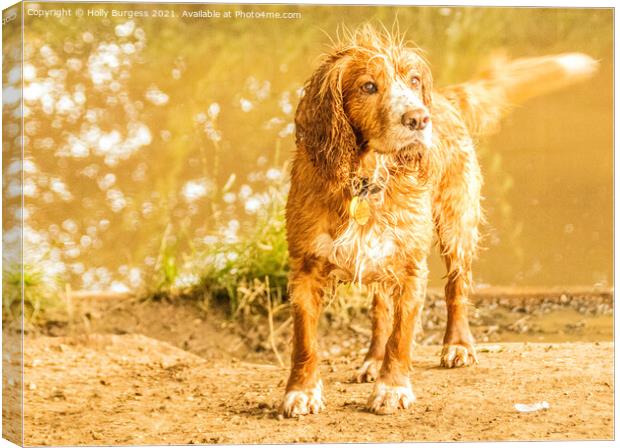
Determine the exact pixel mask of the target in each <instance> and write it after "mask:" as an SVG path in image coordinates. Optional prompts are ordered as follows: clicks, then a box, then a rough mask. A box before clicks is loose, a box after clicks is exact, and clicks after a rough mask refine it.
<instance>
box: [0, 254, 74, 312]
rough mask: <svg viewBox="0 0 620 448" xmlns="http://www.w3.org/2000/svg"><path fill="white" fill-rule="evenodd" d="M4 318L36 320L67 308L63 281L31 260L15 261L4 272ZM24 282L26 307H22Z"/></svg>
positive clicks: (24, 302) (24, 304)
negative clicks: (47, 272)
mask: <svg viewBox="0 0 620 448" xmlns="http://www.w3.org/2000/svg"><path fill="white" fill-rule="evenodd" d="M2 283H3V284H2V320H3V321H9V322H10V321H18V320H21V315H22V312H23V316H24V320H25V321H26V322H30V323H36V322H40V321H44V320H47V319H49V318H50V317H51V316H53V315H56V314H58V313H64V312H65V311H66V306H65V302H64V301H63V300H62V299H61V295H60V288H59V281H58V279H57V278H51V279H50V278H48V276H47V275H46V274H45V273H44V272H43V271H42V270H41V269H38V268H37V267H35V266H33V265H29V264H25V265H23V269H22V265H19V264H17V265H12V266H11V267H9V268H8V269H5V270H4V272H3V275H2ZM22 285H23V298H24V301H23V309H22Z"/></svg>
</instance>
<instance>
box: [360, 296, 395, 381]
mask: <svg viewBox="0 0 620 448" xmlns="http://www.w3.org/2000/svg"><path fill="white" fill-rule="evenodd" d="M371 294H372V311H371V321H372V336H371V339H370V347H369V349H368V353H367V354H366V357H365V358H364V363H363V364H362V366H361V367H360V368H359V369H358V370H357V372H356V373H355V376H354V378H353V380H354V381H356V382H358V383H370V382H373V381H374V380H376V379H377V377H378V376H379V369H380V368H381V363H382V362H383V356H384V355H385V344H386V343H387V340H388V338H389V336H390V333H391V332H392V297H390V295H389V294H388V293H387V292H386V291H385V290H384V289H383V288H382V287H381V286H380V285H377V284H375V285H373V287H372V292H371Z"/></svg>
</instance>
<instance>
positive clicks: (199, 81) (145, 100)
mask: <svg viewBox="0 0 620 448" xmlns="http://www.w3.org/2000/svg"><path fill="white" fill-rule="evenodd" d="M59 5H60V6H62V7H63V8H65V9H70V10H72V11H75V10H76V8H77V7H78V5H75V4H53V3H41V4H36V3H29V4H28V5H27V6H28V8H32V9H33V10H38V11H42V10H53V9H55V8H56V9H57V8H58V7H59ZM82 7H83V9H92V10H95V9H96V10H107V11H109V12H111V10H112V9H116V10H122V11H135V10H139V11H152V10H154V9H159V10H166V11H169V12H168V14H171V12H172V13H174V14H175V17H174V18H172V17H170V16H168V17H167V18H164V17H160V18H143V17H134V18H129V17H128V16H127V13H125V14H124V15H123V16H122V17H119V16H118V15H117V16H115V17H112V16H111V14H110V15H109V17H108V18H102V17H94V16H91V17H88V16H85V17H80V18H78V17H75V14H74V16H73V17H63V18H54V17H48V18H45V19H43V18H41V17H40V16H34V15H28V14H27V15H26V29H25V47H24V55H25V65H24V88H25V90H24V97H25V106H26V108H27V112H28V114H27V116H26V118H25V128H24V132H25V140H24V141H25V153H26V160H25V163H24V171H25V178H26V182H25V185H24V194H25V204H26V209H25V210H24V217H25V222H26V233H25V238H26V239H25V241H26V242H25V247H26V260H27V261H28V262H29V263H30V264H31V265H33V266H36V267H37V269H40V270H41V271H42V272H43V274H44V276H45V277H46V278H48V279H50V280H51V279H56V280H58V281H59V282H60V283H61V284H62V283H69V284H70V285H71V286H72V287H73V288H74V289H80V288H86V289H98V288H101V289H109V288H112V289H115V290H119V291H120V290H127V289H135V288H140V287H142V286H143V285H144V284H145V283H148V282H150V281H151V280H150V279H151V278H152V276H153V272H154V270H155V269H156V267H161V265H162V253H164V252H165V253H168V254H172V257H173V258H172V259H173V260H174V263H176V264H178V265H179V267H178V269H179V270H182V269H183V265H184V263H187V262H188V260H189V259H191V257H192V254H195V253H196V251H198V250H200V248H201V247H204V246H205V245H209V244H212V243H213V242H214V241H217V240H221V239H228V240H230V241H235V240H236V239H239V238H242V236H243V233H244V232H245V231H246V230H247V229H248V228H251V226H252V225H253V223H254V219H255V216H256V213H257V212H258V211H259V210H260V209H261V207H264V206H265V204H267V203H269V201H270V196H269V194H268V193H267V192H268V190H269V188H285V186H283V185H285V184H286V182H285V179H286V164H285V163H286V161H287V160H288V158H289V157H290V154H291V152H292V150H293V148H294V142H293V136H292V134H293V130H294V129H293V125H292V120H293V114H294V110H295V107H296V104H297V101H298V96H299V91H300V90H299V89H300V87H301V84H302V82H303V81H304V80H305V79H307V77H308V76H309V75H310V73H311V71H312V68H313V67H315V66H316V62H317V60H318V57H319V55H320V53H321V52H323V51H325V49H326V45H327V44H328V42H329V41H328V38H327V37H326V36H325V34H324V32H327V33H328V34H330V35H334V34H335V32H336V28H337V26H338V25H339V24H342V23H345V24H347V25H349V26H355V25H356V24H358V23H360V22H362V21H363V20H367V19H374V20H379V21H382V22H383V23H385V24H387V25H388V26H391V24H392V23H393V21H394V19H395V18H396V17H398V19H399V22H400V25H401V28H402V29H408V34H407V35H408V37H410V38H412V39H414V40H415V41H416V42H417V43H418V44H419V45H421V46H422V47H423V48H425V49H426V50H427V51H428V54H427V56H428V58H429V60H430V61H431V63H432V66H433V70H434V73H435V77H436V82H437V84H438V85H446V84H448V83H450V82H458V81H462V80H465V79H467V78H468V77H469V76H471V74H472V73H473V72H474V71H475V68H476V66H478V65H480V63H481V61H482V60H484V59H486V58H488V57H489V55H490V54H492V53H493V52H494V51H496V50H498V49H504V50H506V51H508V52H509V53H511V54H513V55H515V56H528V55H532V56H538V55H543V54H550V53H557V52H565V51H585V52H587V53H589V54H590V55H592V56H593V57H595V58H598V59H600V61H601V70H600V72H599V74H597V75H596V77H595V78H594V79H592V80H590V81H588V82H586V83H583V84H580V85H578V86H575V87H571V88H569V89H567V90H564V91H562V92H558V93H555V94H553V95H549V96H547V97H544V98H540V99H537V100H535V101H532V102H531V103H529V104H528V105H527V106H526V107H523V108H519V109H517V110H516V111H515V112H514V113H513V114H512V115H511V117H510V118H509V119H508V120H506V122H505V124H504V127H503V129H502V130H501V132H500V133H499V134H497V135H495V136H493V137H491V138H489V139H486V140H485V141H483V142H481V144H480V149H479V154H480V160H481V164H482V168H483V172H484V175H485V182H486V183H485V187H484V190H483V193H484V195H485V196H486V198H487V199H486V201H485V207H486V210H487V217H488V221H489V225H488V226H486V227H485V228H484V232H485V234H486V238H485V242H484V244H485V246H486V249H485V250H484V251H482V252H481V256H480V260H479V261H478V262H477V265H476V278H477V280H478V282H480V283H486V284H502V285H543V286H544V285H547V286H551V285H597V286H605V285H609V284H611V283H612V240H613V233H612V225H613V224H612V222H613V220H612V210H613V209H612V173H613V172H612V154H613V141H612V136H613V128H612V11H611V10H602V9H598V10H588V9H570V10H569V9H564V10H562V9H555V10H554V9H526V8H519V9H515V8H416V7H398V8H392V7H380V8H371V7H318V6H235V7H229V6H226V5H208V7H207V6H201V5H175V6H168V5H145V4H136V5H133V6H131V5H110V4H96V3H91V4H88V5H82ZM206 9H208V10H211V11H216V10H218V11H220V12H225V11H227V10H233V12H234V10H243V11H246V12H249V11H258V10H264V11H271V12H277V11H280V12H293V13H301V18H297V19H287V20H267V19H263V20H259V19H230V20H227V19H223V18H221V19H209V20H206V19H192V18H187V17H186V18H183V17H182V12H183V11H184V10H185V11H194V12H195V11H198V10H206ZM6 51H8V50H5V52H6ZM6 60H7V61H8V62H9V63H8V64H5V67H6V68H5V73H4V87H5V88H7V87H11V86H13V87H16V86H18V82H19V79H18V78H19V77H18V76H17V77H16V76H14V75H15V71H14V70H15V65H14V64H11V58H10V57H9V58H7V59H6ZM11 70H13V72H12V71H11ZM15 107H16V103H15V102H11V101H10V100H7V101H5V104H4V109H3V113H4V123H5V125H4V132H3V140H4V148H5V151H7V150H8V148H11V147H12V148H15V143H16V141H17V140H16V139H18V138H19V126H18V125H19V122H18V120H17V119H16V118H15V116H14V115H12V114H13V111H14V110H15ZM6 154H7V153H6V152H5V160H6V161H5V168H6V167H11V166H12V167H13V168H14V170H13V174H12V175H11V176H8V177H6V178H5V190H4V191H5V196H7V195H8V196H10V195H11V194H13V193H12V191H13V190H12V189H11V187H10V185H11V181H12V180H14V179H15V176H16V175H18V174H19V163H18V162H16V161H15V159H14V158H10V157H6ZM11 163H13V164H14V165H11ZM9 169H10V168H9ZM12 200H15V197H14V198H13V199H12ZM5 210H8V214H7V213H6V212H5V216H7V218H5V230H10V229H11V228H14V227H15V225H16V224H17V222H18V220H19V214H18V211H17V210H16V209H15V208H10V206H9V208H6V209H5ZM15 237H16V234H15V233H10V232H9V234H8V236H7V237H6V240H5V244H11V242H12V241H15ZM166 259H169V258H166ZM431 268H432V279H431V283H432V284H439V283H440V282H441V278H440V277H441V275H442V274H443V269H442V267H441V266H440V263H439V262H438V260H437V259H436V258H435V259H434V260H433V263H432V266H431ZM170 269H173V266H172V265H171V268H170ZM174 269H177V268H176V267H174ZM186 280H187V281H190V282H191V281H192V279H191V278H190V277H186Z"/></svg>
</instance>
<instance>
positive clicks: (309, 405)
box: [280, 258, 326, 417]
mask: <svg viewBox="0 0 620 448" xmlns="http://www.w3.org/2000/svg"><path fill="white" fill-rule="evenodd" d="M291 268H292V273H291V278H290V281H289V291H290V301H291V310H292V315H293V352H292V358H291V372H290V375H289V379H288V383H287V385H286V394H285V396H284V400H283V401H282V404H281V406H280V414H281V415H283V416H285V417H294V416H297V415H305V414H316V413H318V412H319V411H321V410H322V409H323V408H324V407H325V406H324V402H323V383H322V381H321V379H320V376H319V371H318V356H317V341H316V333H317V325H318V320H319V314H320V312H321V306H322V302H323V295H324V292H325V287H326V276H325V274H324V272H322V271H323V266H322V263H320V262H319V261H318V260H317V259H316V258H308V259H305V260H302V261H299V260H291Z"/></svg>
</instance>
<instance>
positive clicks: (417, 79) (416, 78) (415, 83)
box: [411, 76, 420, 89]
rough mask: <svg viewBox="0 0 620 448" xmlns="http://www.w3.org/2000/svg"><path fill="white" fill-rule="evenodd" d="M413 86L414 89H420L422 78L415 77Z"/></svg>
mask: <svg viewBox="0 0 620 448" xmlns="http://www.w3.org/2000/svg"><path fill="white" fill-rule="evenodd" d="M411 86H412V87H413V88H414V89H417V88H418V87H420V77H419V76H414V77H413V78H411Z"/></svg>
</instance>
